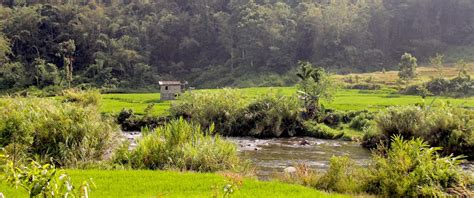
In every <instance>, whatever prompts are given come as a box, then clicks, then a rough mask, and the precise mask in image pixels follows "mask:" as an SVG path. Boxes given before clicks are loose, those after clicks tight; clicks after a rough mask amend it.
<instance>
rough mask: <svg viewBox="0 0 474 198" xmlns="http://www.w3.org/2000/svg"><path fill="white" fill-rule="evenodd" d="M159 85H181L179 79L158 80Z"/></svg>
mask: <svg viewBox="0 0 474 198" xmlns="http://www.w3.org/2000/svg"><path fill="white" fill-rule="evenodd" d="M158 84H159V85H181V84H182V83H181V82H180V81H158Z"/></svg>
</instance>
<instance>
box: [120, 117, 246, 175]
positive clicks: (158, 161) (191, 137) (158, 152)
mask: <svg viewBox="0 0 474 198" xmlns="http://www.w3.org/2000/svg"><path fill="white" fill-rule="evenodd" d="M213 133H214V131H213V127H212V126H211V128H210V129H209V130H207V131H202V130H201V126H200V125H198V124H196V125H195V124H191V123H188V122H186V121H184V120H183V119H179V120H174V121H171V122H169V123H168V124H166V125H164V126H161V127H158V128H156V129H155V130H154V131H152V132H151V133H149V134H148V135H145V136H144V137H143V138H142V139H140V140H138V145H137V147H136V149H135V150H133V151H126V150H125V149H124V148H125V147H123V148H122V149H121V151H120V152H117V153H116V155H115V156H114V157H113V161H114V162H115V163H121V164H125V165H129V166H131V167H132V168H146V169H180V170H193V171H201V172H212V171H219V170H227V169H233V168H236V166H238V164H239V158H238V157H237V149H236V147H235V145H234V144H233V143H231V142H227V141H225V140H222V139H221V138H220V137H219V136H218V135H216V136H211V134H213Z"/></svg>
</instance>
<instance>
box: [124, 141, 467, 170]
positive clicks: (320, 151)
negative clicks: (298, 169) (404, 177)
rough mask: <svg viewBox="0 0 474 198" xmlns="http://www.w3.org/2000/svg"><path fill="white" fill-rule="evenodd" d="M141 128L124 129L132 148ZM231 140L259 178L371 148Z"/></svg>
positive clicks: (355, 156) (361, 156) (321, 166)
mask: <svg viewBox="0 0 474 198" xmlns="http://www.w3.org/2000/svg"><path fill="white" fill-rule="evenodd" d="M140 137H141V134H140V132H126V133H124V139H128V140H129V141H130V142H131V145H130V149H133V148H135V146H136V140H137V139H139V138H140ZM226 139H227V140H229V141H231V142H234V143H235V144H236V145H237V148H238V150H239V155H240V157H241V158H243V159H245V160H249V161H251V162H252V164H253V165H254V166H255V168H256V175H257V177H258V178H260V179H270V178H272V177H273V176H275V174H278V173H282V172H283V169H285V168H287V167H290V166H295V165H297V164H301V163H304V164H306V165H309V166H310V167H311V168H313V169H316V170H322V171H323V170H326V169H327V168H328V166H329V160H330V159H331V157H332V156H348V157H349V158H351V159H352V160H354V161H355V163H356V164H358V165H362V166H365V165H367V164H368V163H369V162H370V151H369V150H367V149H365V148H363V147H362V146H360V143H358V142H351V141H342V140H323V139H316V138H310V137H292V138H273V139H255V138H249V137H227V138H226ZM462 167H463V169H465V170H467V171H469V173H470V174H472V175H473V176H474V162H473V161H471V162H466V163H464V164H462Z"/></svg>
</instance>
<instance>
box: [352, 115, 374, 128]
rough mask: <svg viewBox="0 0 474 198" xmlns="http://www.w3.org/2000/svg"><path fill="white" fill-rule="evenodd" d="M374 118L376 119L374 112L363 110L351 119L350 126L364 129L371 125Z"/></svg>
mask: <svg viewBox="0 0 474 198" xmlns="http://www.w3.org/2000/svg"><path fill="white" fill-rule="evenodd" d="M372 119H374V116H373V114H372V113H368V112H362V113H360V114H359V115H357V116H355V117H354V118H353V119H352V120H351V122H350V123H349V127H351V128H353V129H356V130H364V129H366V128H368V127H369V126H370V124H371V120H372Z"/></svg>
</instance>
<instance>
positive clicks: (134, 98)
mask: <svg viewBox="0 0 474 198" xmlns="http://www.w3.org/2000/svg"><path fill="white" fill-rule="evenodd" d="M238 90H240V92H241V93H242V94H244V95H245V96H246V97H248V98H249V100H250V99H252V98H254V97H256V96H258V95H263V94H268V93H277V94H282V95H287V96H291V95H294V94H296V88H295V87H273V88H272V87H260V88H243V89H238ZM194 91H197V92H218V91H221V89H206V90H194ZM102 97H103V100H102V106H101V111H102V112H105V113H118V112H120V110H121V109H123V108H126V109H133V110H134V112H135V113H138V114H143V113H144V110H145V108H147V106H148V105H150V104H154V107H153V109H152V114H154V115H167V114H168V108H169V107H170V106H171V104H172V102H171V101H160V94H159V93H141V94H136V93H134V94H104V95H103V96H102ZM433 100H434V104H435V105H442V104H445V105H447V104H450V105H457V106H465V107H469V108H474V98H473V97H470V98H445V97H436V98H435V97H428V98H426V99H422V98H421V97H419V96H408V95H401V94H398V93H397V92H396V90H394V89H382V90H355V89H352V90H351V89H340V90H338V91H337V92H336V96H335V98H334V101H331V102H324V105H325V106H326V107H327V108H332V109H337V110H364V109H367V110H370V111H377V110H380V109H384V108H386V107H388V106H399V105H414V104H423V103H424V104H430V103H431V102H432V101H433Z"/></svg>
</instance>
